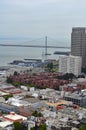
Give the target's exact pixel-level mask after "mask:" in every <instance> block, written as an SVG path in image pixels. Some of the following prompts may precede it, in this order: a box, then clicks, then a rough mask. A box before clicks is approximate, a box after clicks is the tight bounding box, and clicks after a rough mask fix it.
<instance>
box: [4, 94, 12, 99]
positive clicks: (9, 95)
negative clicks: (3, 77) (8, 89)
mask: <svg viewBox="0 0 86 130" xmlns="http://www.w3.org/2000/svg"><path fill="white" fill-rule="evenodd" d="M10 97H13V94H8V95H4V96H3V98H4V99H5V101H6V100H8V99H9V98H10Z"/></svg>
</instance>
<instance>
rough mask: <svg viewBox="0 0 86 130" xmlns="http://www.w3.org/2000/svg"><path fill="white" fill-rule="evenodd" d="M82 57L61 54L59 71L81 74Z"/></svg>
mask: <svg viewBox="0 0 86 130" xmlns="http://www.w3.org/2000/svg"><path fill="white" fill-rule="evenodd" d="M81 62H82V60H81V57H79V56H72V55H70V56H60V57H59V72H61V73H63V74H65V73H73V74H74V75H79V74H80V73H81Z"/></svg>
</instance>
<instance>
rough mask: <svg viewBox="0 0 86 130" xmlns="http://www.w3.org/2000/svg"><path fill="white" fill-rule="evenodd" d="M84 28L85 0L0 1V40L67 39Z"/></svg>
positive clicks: (85, 22)
mask: <svg viewBox="0 0 86 130" xmlns="http://www.w3.org/2000/svg"><path fill="white" fill-rule="evenodd" d="M75 26H86V0H0V36H28V37H31V36H32V37H35V36H37V37H40V36H45V35H48V36H52V37H56V38H65V39H66V38H67V39H68V38H69V39H70V33H71V30H72V27H75Z"/></svg>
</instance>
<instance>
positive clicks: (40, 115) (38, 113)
mask: <svg viewBox="0 0 86 130" xmlns="http://www.w3.org/2000/svg"><path fill="white" fill-rule="evenodd" d="M32 115H33V116H35V117H42V116H43V115H42V113H40V112H38V111H34V112H33V113H32Z"/></svg>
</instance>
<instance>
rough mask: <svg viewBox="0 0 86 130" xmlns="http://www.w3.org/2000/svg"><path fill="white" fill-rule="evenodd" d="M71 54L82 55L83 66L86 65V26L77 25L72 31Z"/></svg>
mask: <svg viewBox="0 0 86 130" xmlns="http://www.w3.org/2000/svg"><path fill="white" fill-rule="evenodd" d="M71 55H73V56H81V57H82V67H85V66H86V28H84V27H75V28H73V29H72V33H71Z"/></svg>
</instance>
